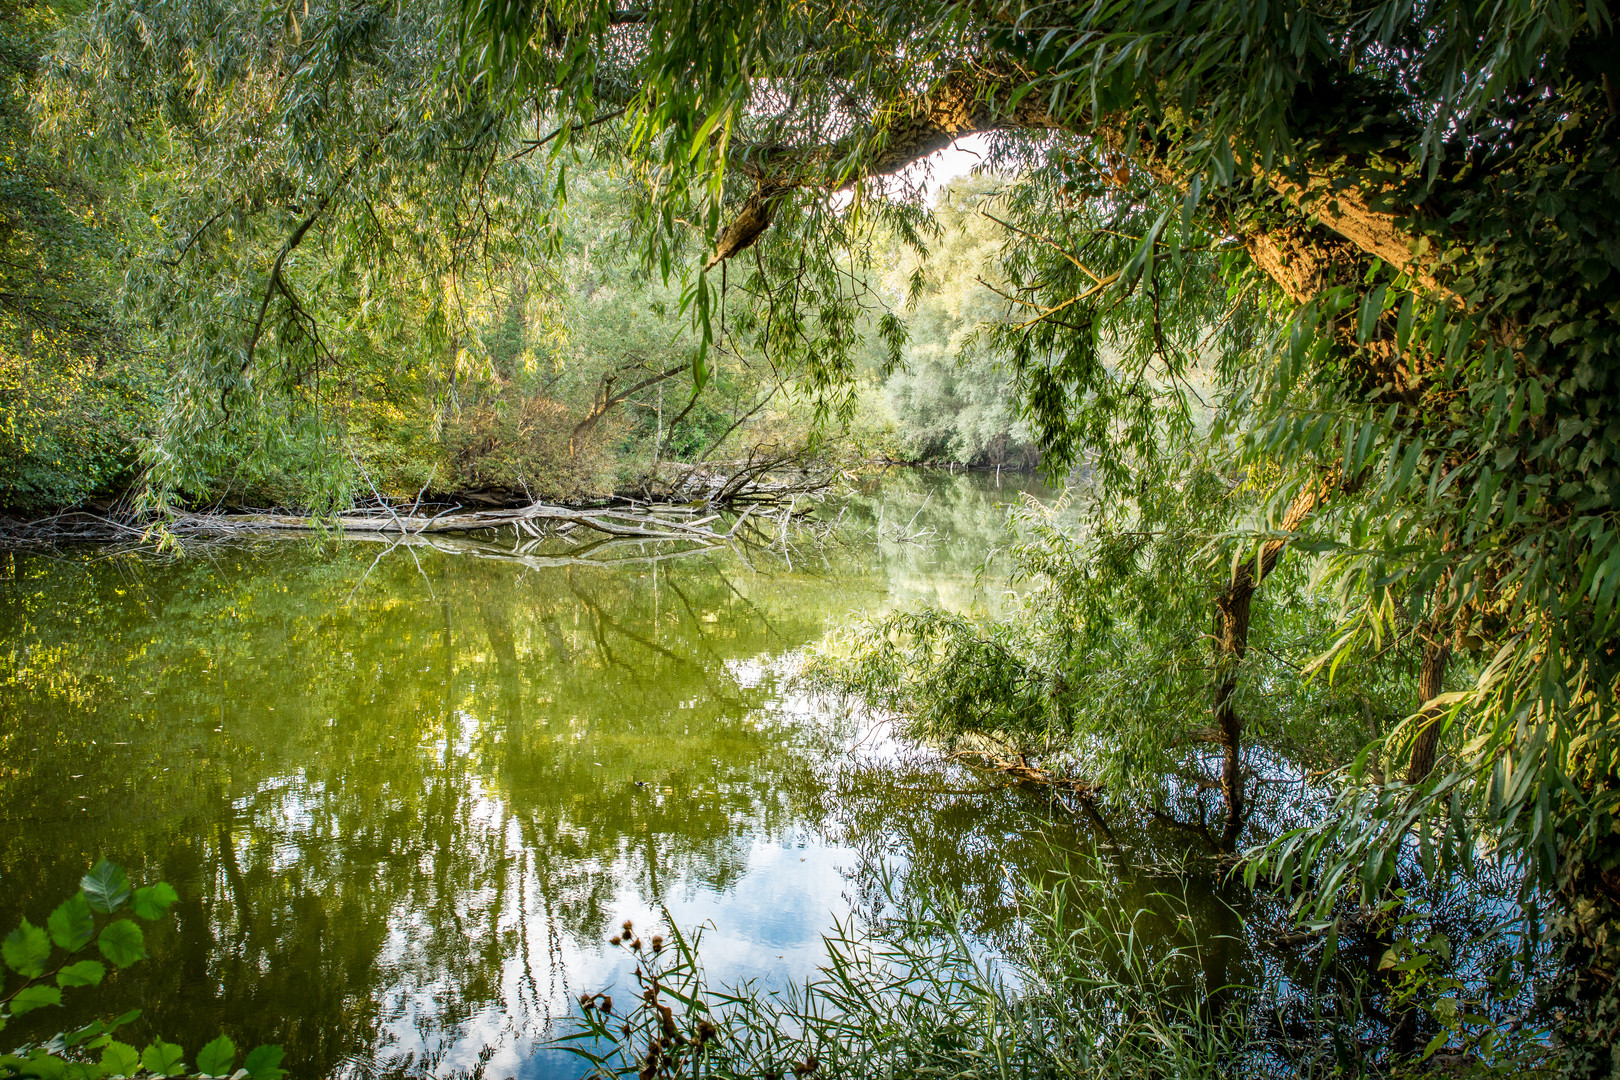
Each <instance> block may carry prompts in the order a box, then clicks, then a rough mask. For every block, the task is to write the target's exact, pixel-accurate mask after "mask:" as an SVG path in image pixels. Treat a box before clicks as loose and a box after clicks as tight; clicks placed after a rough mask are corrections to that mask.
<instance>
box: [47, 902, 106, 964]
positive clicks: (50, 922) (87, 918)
mask: <svg viewBox="0 0 1620 1080" xmlns="http://www.w3.org/2000/svg"><path fill="white" fill-rule="evenodd" d="M45 926H46V928H47V929H49V930H50V932H51V940H52V941H54V942H56V947H57V948H59V949H66V950H67V951H68V952H78V951H79V950H80V949H82V948H84V947H85V946H86V945H88V944H90V939H91V938H93V937H95V936H96V917H95V916H94V915H92V914H90V901H89V900H88V899H86V897H85V895H84V893H83V892H82V891H81V892H76V893H74V894H73V895H72V896H70V897H68V898H67V899H66V900H64V901H62V903H61V904H59V905H58V906H57V908H56V910H55V911H53V912H51V917H50V918H48V919H46V920H45Z"/></svg>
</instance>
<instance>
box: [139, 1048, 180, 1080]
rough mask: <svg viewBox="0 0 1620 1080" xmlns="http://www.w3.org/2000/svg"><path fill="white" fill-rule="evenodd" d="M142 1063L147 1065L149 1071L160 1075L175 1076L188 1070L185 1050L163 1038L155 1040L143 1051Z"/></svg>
mask: <svg viewBox="0 0 1620 1080" xmlns="http://www.w3.org/2000/svg"><path fill="white" fill-rule="evenodd" d="M141 1064H142V1065H144V1066H146V1070H147V1071H148V1072H154V1073H157V1074H158V1075H159V1076H173V1075H175V1074H176V1073H183V1072H185V1071H186V1060H185V1053H184V1051H182V1050H181V1049H180V1048H179V1047H178V1046H176V1045H174V1043H166V1042H164V1041H163V1040H161V1039H157V1040H154V1041H153V1043H152V1045H151V1046H148V1047H147V1048H146V1049H145V1050H143V1051H141Z"/></svg>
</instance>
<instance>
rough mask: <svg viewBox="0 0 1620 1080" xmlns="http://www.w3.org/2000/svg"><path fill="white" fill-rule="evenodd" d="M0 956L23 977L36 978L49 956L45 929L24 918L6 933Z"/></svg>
mask: <svg viewBox="0 0 1620 1080" xmlns="http://www.w3.org/2000/svg"><path fill="white" fill-rule="evenodd" d="M0 956H3V957H4V958H5V961H6V966H7V967H9V968H10V969H11V970H12V971H15V972H16V973H17V974H19V975H21V976H22V977H23V978H25V979H37V978H39V976H40V975H42V974H44V972H45V961H47V960H49V959H50V958H51V942H50V939H49V938H47V937H46V936H45V931H43V930H41V929H40V928H39V927H37V926H35V925H34V924H33V923H30V922H29V921H28V920H27V919H24V920H23V921H22V925H21V926H19V927H17V929H15V930H13V931H12V932H11V933H9V934H7V935H6V940H5V943H4V944H3V945H0Z"/></svg>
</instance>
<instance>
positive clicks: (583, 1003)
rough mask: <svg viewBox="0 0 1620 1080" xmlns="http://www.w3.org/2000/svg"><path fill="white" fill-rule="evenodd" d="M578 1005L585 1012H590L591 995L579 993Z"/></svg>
mask: <svg viewBox="0 0 1620 1080" xmlns="http://www.w3.org/2000/svg"><path fill="white" fill-rule="evenodd" d="M579 1007H580V1008H582V1009H584V1010H585V1011H586V1012H590V1010H591V995H589V994H581V995H579Z"/></svg>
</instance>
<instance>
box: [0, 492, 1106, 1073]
mask: <svg viewBox="0 0 1620 1080" xmlns="http://www.w3.org/2000/svg"><path fill="white" fill-rule="evenodd" d="M1019 491H1020V488H1019V485H1018V484H1017V483H1015V482H1014V481H1012V480H1011V479H1010V478H1008V479H1007V480H1004V482H1003V484H1002V485H1001V486H998V485H997V484H996V483H995V482H994V480H993V479H992V478H988V477H972V478H962V477H957V478H951V477H942V476H935V477H932V478H924V477H915V476H902V477H899V478H893V479H890V480H889V481H887V482H886V483H885V486H884V487H883V488H882V490H881V491H871V490H869V491H868V492H867V493H865V494H862V495H858V496H857V497H855V498H854V499H853V500H852V501H851V502H850V504H849V509H848V512H847V516H846V521H847V523H848V527H847V529H846V531H845V536H846V541H845V542H844V543H841V544H838V545H835V546H832V547H830V548H826V549H823V550H820V551H816V550H813V549H808V548H803V549H800V550H798V551H796V552H791V551H790V552H788V553H786V555H785V556H784V554H782V553H777V554H771V553H768V552H760V551H755V552H753V553H751V554H750V553H746V552H745V553H742V554H737V553H732V552H711V553H702V554H696V555H687V556H684V557H680V558H672V559H667V560H663V561H658V562H641V561H632V562H625V563H620V564H618V565H613V566H595V565H588V564H561V565H559V564H558V563H557V560H556V559H554V558H546V557H531V558H530V559H528V560H527V562H520V561H515V560H513V559H501V558H490V557H482V556H478V555H475V554H474V553H471V552H464V551H463V552H449V553H447V552H440V551H435V550H431V549H421V548H418V549H407V548H403V547H399V548H390V547H388V546H387V545H385V544H381V543H378V542H375V541H363V540H358V539H350V540H346V541H342V542H335V541H300V540H287V539H277V540H265V541H258V542H252V543H242V544H232V545H222V546H211V547H207V548H203V549H200V550H197V551H193V552H191V553H190V554H188V555H187V556H186V557H184V558H179V559H174V558H165V557H156V556H153V555H151V554H145V553H121V554H120V553H113V552H110V551H109V550H107V549H96V548H81V549H73V550H68V551H55V552H48V553H47V552H41V551H26V550H12V551H6V552H0V694H3V698H0V926H5V927H9V926H12V925H15V923H16V920H17V919H18V918H20V917H21V916H23V915H24V914H28V915H31V916H33V918H34V919H35V921H36V922H37V921H39V920H40V919H42V918H43V915H44V914H45V913H46V912H47V911H48V910H49V908H50V906H51V905H52V903H53V902H54V901H55V900H56V899H60V898H61V897H63V896H65V895H67V894H68V893H69V892H70V891H71V890H72V889H73V888H74V887H75V882H76V881H77V878H78V876H79V875H80V874H81V873H82V872H83V870H84V869H85V867H86V866H87V865H88V864H89V863H90V862H93V861H94V860H95V859H97V858H99V857H101V856H107V857H110V858H112V859H114V860H116V861H118V862H120V863H122V864H123V865H125V866H126V867H128V868H129V870H130V872H131V875H132V876H133V877H135V878H136V880H137V881H151V880H156V879H159V878H161V879H164V880H167V881H169V882H171V883H173V884H174V885H175V886H176V887H177V888H178V889H179V892H180V894H181V897H182V900H181V902H180V903H179V904H178V905H177V907H176V909H175V914H174V918H172V919H171V920H169V922H167V923H165V924H163V925H161V926H160V927H158V928H157V929H156V930H154V931H153V932H152V933H151V935H150V941H149V947H150V951H151V958H150V959H149V960H147V961H145V962H143V963H142V964H140V965H138V966H137V967H135V968H133V969H130V970H129V971H127V972H124V973H122V974H120V975H119V976H118V977H117V978H116V979H115V980H114V981H113V982H111V983H110V984H109V985H107V986H106V987H104V988H103V989H102V990H100V991H97V992H96V993H97V995H98V996H96V997H95V999H94V1004H95V1006H96V1008H95V1012H96V1014H108V1013H112V1012H115V1011H118V1010H121V1009H123V1008H124V1007H126V1005H129V1004H132V1003H135V1002H139V1003H140V1004H141V1005H142V1006H143V1007H144V1008H145V1015H144V1016H143V1018H142V1019H141V1020H140V1021H139V1022H138V1023H137V1025H135V1028H134V1030H132V1031H131V1032H130V1037H131V1038H135V1039H144V1038H147V1037H150V1036H151V1035H154V1034H161V1035H163V1036H164V1037H166V1038H169V1039H173V1040H176V1041H181V1042H183V1043H184V1044H185V1045H186V1046H187V1047H190V1048H195V1047H196V1046H199V1045H201V1043H202V1042H204V1041H206V1040H207V1039H208V1038H211V1037H212V1035H214V1034H216V1033H218V1032H219V1031H220V1030H221V1029H223V1030H225V1031H227V1032H228V1033H229V1034H231V1035H232V1036H233V1038H235V1040H236V1041H237V1043H238V1044H239V1045H240V1044H244V1043H246V1044H255V1043H258V1042H276V1043H280V1044H282V1045H283V1046H284V1047H286V1049H287V1053H288V1061H289V1063H290V1064H291V1066H292V1068H293V1072H294V1075H295V1076H298V1077H318V1076H331V1075H356V1076H360V1075H376V1074H384V1073H400V1074H423V1073H433V1074H438V1075H446V1074H450V1073H455V1072H467V1073H473V1074H481V1075H486V1076H489V1077H507V1076H563V1075H573V1074H574V1073H576V1072H577V1069H575V1068H574V1067H573V1066H572V1064H571V1063H570V1062H569V1061H568V1060H566V1059H564V1058H562V1057H560V1056H559V1055H558V1054H557V1053H556V1052H555V1051H548V1050H545V1049H544V1043H545V1042H546V1040H547V1039H548V1038H550V1037H552V1036H553V1035H555V1034H556V1031H557V1028H556V1026H555V1022H556V1020H557V1018H559V1017H561V1016H564V1015H566V1014H567V1013H568V1011H569V1009H570V1007H577V1006H574V1005H573V1002H574V999H575V997H576V996H577V995H578V994H579V993H581V992H583V991H585V990H593V991H594V990H601V989H605V988H607V987H610V986H612V985H614V984H615V983H616V982H618V983H623V982H624V981H625V980H626V977H627V975H628V969H627V966H626V964H625V961H624V954H623V953H622V952H620V951H616V950H610V949H609V948H608V947H607V945H606V944H605V935H606V933H607V931H608V929H609V928H610V927H617V926H618V924H619V923H620V922H621V921H622V920H624V919H627V918H628V919H633V920H635V921H636V922H637V924H638V925H641V926H648V927H651V926H652V925H653V924H657V923H662V922H663V916H662V915H661V914H660V912H661V910H664V909H667V911H668V912H669V914H670V916H671V917H672V918H673V919H674V920H675V921H676V922H678V923H679V924H680V925H682V926H684V927H688V928H690V927H696V926H699V925H703V924H708V925H709V927H710V928H709V929H708V930H707V931H706V934H705V952H704V957H705V961H706V965H707V967H708V969H709V971H710V972H711V974H712V975H714V976H716V977H717V978H718V979H720V980H721V981H727V980H732V979H739V978H760V979H763V980H765V981H766V982H772V983H781V982H785V981H787V980H790V979H793V978H795V977H799V976H802V975H803V974H805V973H807V972H808V971H810V970H811V969H812V968H813V966H814V964H815V963H816V961H817V960H818V959H819V957H820V955H821V946H820V935H821V933H822V932H824V931H825V930H826V929H827V928H829V927H830V925H831V923H832V920H833V919H834V918H841V917H845V916H847V915H848V914H849V913H850V912H851V911H852V910H856V909H860V908H861V907H862V906H863V905H865V906H867V907H870V905H871V904H873V903H874V902H875V901H874V897H875V896H876V895H877V893H878V890H877V888H876V885H875V882H876V881H878V880H879V879H880V878H881V877H882V875H883V872H884V870H885V869H887V870H888V871H889V872H891V873H892V872H895V871H896V870H897V869H898V870H900V871H901V872H902V873H904V872H913V873H921V872H926V873H927V874H929V875H931V876H936V877H940V878H943V879H944V880H946V881H948V882H949V883H950V884H951V885H952V886H953V887H954V888H956V889H957V890H958V891H959V892H961V893H963V894H964V895H966V896H968V897H969V898H970V899H971V901H972V902H973V904H974V905H975V908H976V910H978V911H980V912H981V915H982V917H983V918H984V920H985V922H986V925H987V926H988V925H993V924H994V923H995V921H996V919H997V918H998V912H999V911H1000V910H1001V907H1004V906H1005V904H1006V902H1007V894H1008V883H1009V881H1011V880H1014V879H1015V878H1016V876H1017V875H1019V874H1022V873H1025V872H1037V871H1038V870H1039V864H1040V863H1041V861H1042V860H1043V859H1049V858H1050V857H1051V856H1050V852H1049V850H1048V847H1047V844H1048V841H1049V840H1050V839H1051V838H1052V837H1054V836H1055V837H1056V839H1057V841H1058V843H1059V844H1060V845H1068V844H1073V845H1076V846H1082V845H1083V844H1084V843H1085V838H1084V835H1083V830H1082V829H1081V828H1080V827H1079V826H1075V825H1063V824H1061V823H1060V824H1058V825H1052V824H1050V823H1049V821H1048V819H1049V818H1050V817H1051V814H1050V812H1049V809H1050V808H1049V807H1048V806H1047V805H1046V804H1045V803H1044V801H1043V799H1042V797H1039V796H1018V795H1013V796H1001V797H994V798H988V797H986V796H985V795H984V794H983V792H979V793H974V792H972V791H968V792H966V793H956V792H957V791H958V789H957V788H953V787H951V786H950V784H948V783H942V782H941V781H940V779H939V777H938V776H933V775H932V774H930V772H929V768H928V767H927V766H926V765H925V766H921V767H917V766H913V765H906V764H902V763H901V762H899V761H894V760H892V759H893V758H894V755H895V753H896V747H895V746H894V745H893V744H892V741H890V740H887V739H886V737H885V736H884V734H883V732H882V731H881V730H879V731H877V732H872V731H869V730H866V729H864V728H863V727H862V726H861V721H859V720H852V719H850V718H849V717H847V716H844V715H842V714H841V713H840V712H839V711H838V710H836V709H833V708H831V707H830V705H829V704H828V703H826V702H820V701H816V700H813V699H809V698H806V697H804V696H802V695H796V694H795V693H793V692H792V691H791V690H790V689H789V688H788V687H787V686H786V679H785V672H786V671H787V670H788V669H789V668H790V667H791V661H792V657H793V655H794V653H795V650H797V649H799V648H801V647H802V646H804V645H805V644H807V643H809V642H812V641H814V640H815V639H817V638H818V637H819V636H820V635H821V634H822V633H823V632H824V630H825V629H826V628H827V627H828V625H829V624H830V623H831V622H832V621H833V620H837V619H841V618H843V617H845V616H847V615H848V614H849V613H851V612H855V611H860V610H878V609H882V608H885V607H888V606H890V605H893V604H896V603H910V602H914V601H918V600H931V601H934V602H939V603H945V604H949V605H952V606H956V607H962V606H967V605H971V604H973V603H976V602H978V603H991V604H993V603H994V601H995V591H996V585H995V575H994V574H991V575H989V576H988V577H987V579H986V582H985V584H984V586H983V587H982V588H981V586H980V585H978V584H976V582H975V571H976V570H977V568H978V566H979V564H980V562H981V561H982V559H983V558H984V555H985V552H986V551H987V550H988V548H989V547H990V546H991V545H992V544H993V543H994V542H995V541H996V540H998V539H999V537H1000V528H1001V524H1002V522H1003V520H1004V518H1005V504H1006V502H1008V501H1009V500H1011V499H1012V498H1015V497H1017V496H1018V495H1019ZM902 536H905V537H908V538H909V542H908V540H903V539H901V537H902ZM553 554H554V553H553ZM619 554H625V553H624V552H622V551H621V552H619ZM630 554H636V553H635V552H634V551H632V552H630ZM852 748H853V750H852ZM873 761H877V762H878V766H879V767H877V768H873V767H871V766H872V763H873ZM886 761H889V762H890V765H888V766H886V765H885V764H884V763H885V762H886ZM861 762H864V763H865V767H856V765H857V763H861ZM1043 836H1044V837H1045V838H1046V839H1043ZM51 1013H52V1010H44V1011H42V1012H40V1013H36V1014H34V1016H33V1017H30V1018H29V1023H31V1024H32V1025H33V1026H32V1027H27V1026H24V1024H23V1023H20V1022H19V1023H14V1024H13V1025H12V1027H11V1028H9V1029H8V1030H7V1032H6V1034H5V1038H6V1039H7V1040H9V1041H10V1042H13V1043H14V1042H18V1041H21V1040H23V1039H24V1038H26V1037H28V1036H30V1035H34V1034H38V1033H40V1032H41V1031H43V1032H45V1033H47V1034H48V1033H49V1031H54V1030H55V1029H56V1027H57V1026H61V1025H62V1024H64V1023H66V1022H67V1021H68V1020H69V1019H77V1018H78V1014H74V1015H73V1016H72V1017H69V1016H68V1015H67V1013H66V1012H65V1011H64V1012H59V1013H58V1014H57V1015H56V1016H52V1015H51Z"/></svg>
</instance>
